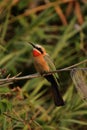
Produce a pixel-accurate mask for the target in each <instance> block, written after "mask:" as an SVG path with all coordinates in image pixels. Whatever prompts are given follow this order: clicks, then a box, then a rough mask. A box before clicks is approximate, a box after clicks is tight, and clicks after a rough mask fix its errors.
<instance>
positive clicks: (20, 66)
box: [0, 0, 87, 130]
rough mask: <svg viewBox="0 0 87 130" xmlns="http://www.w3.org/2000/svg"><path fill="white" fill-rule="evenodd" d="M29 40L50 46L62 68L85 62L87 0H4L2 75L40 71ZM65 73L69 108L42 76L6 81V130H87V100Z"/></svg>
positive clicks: (1, 93) (0, 10) (2, 100)
mask: <svg viewBox="0 0 87 130" xmlns="http://www.w3.org/2000/svg"><path fill="white" fill-rule="evenodd" d="M27 41H31V42H34V43H38V44H40V45H42V46H44V47H45V48H46V50H47V52H48V53H49V55H50V56H51V57H52V59H53V60H54V63H55V66H56V68H57V69H60V68H64V67H67V66H70V65H73V64H75V63H78V62H80V61H83V60H85V59H86V56H87V2H86V0H0V78H6V77H7V76H8V75H9V74H10V77H12V76H14V75H16V74H18V73H20V72H22V74H21V75H20V76H25V75H29V74H33V73H36V71H35V69H34V66H33V61H32V53H31V51H32V48H31V46H29V45H28V44H27ZM81 67H86V63H85V64H83V65H81ZM59 77H60V86H61V88H60V90H61V93H62V96H63V98H64V100H65V106H63V107H56V106H55V105H54V102H53V100H52V95H51V92H50V89H49V88H50V84H49V83H48V82H47V81H46V80H45V79H44V78H42V77H39V78H33V79H31V80H21V81H17V82H14V83H13V84H11V85H8V84H6V85H1V86H0V130H87V103H85V102H84V101H82V99H81V98H80V96H79V95H78V93H77V91H76V88H75V86H74V85H73V82H72V80H71V77H70V72H67V71H66V72H59ZM3 113H6V114H7V116H6V115H4V114H3ZM8 116H10V117H8ZM14 118H15V119H14Z"/></svg>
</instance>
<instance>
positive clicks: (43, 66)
mask: <svg viewBox="0 0 87 130" xmlns="http://www.w3.org/2000/svg"><path fill="white" fill-rule="evenodd" d="M29 44H31V45H32V47H33V51H32V53H33V60H34V65H35V68H36V70H37V72H39V73H40V74H41V75H42V74H43V73H47V72H50V71H52V70H56V68H55V65H54V64H53V62H52V60H51V59H50V56H49V55H48V54H47V53H46V50H45V49H44V48H43V47H42V46H40V45H38V44H33V43H31V42H29ZM44 77H45V78H46V79H47V80H48V81H49V82H50V83H51V89H52V95H53V98H54V102H55V105H56V106H63V105H64V101H63V98H62V96H61V94H60V92H59V83H58V81H57V78H58V75H57V73H54V74H50V75H45V76H44Z"/></svg>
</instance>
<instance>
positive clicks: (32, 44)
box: [28, 42, 36, 48]
mask: <svg viewBox="0 0 87 130" xmlns="http://www.w3.org/2000/svg"><path fill="white" fill-rule="evenodd" d="M28 43H29V44H30V45H31V46H32V47H34V48H36V46H35V45H34V43H32V42H28Z"/></svg>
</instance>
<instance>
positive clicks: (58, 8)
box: [55, 6, 67, 25]
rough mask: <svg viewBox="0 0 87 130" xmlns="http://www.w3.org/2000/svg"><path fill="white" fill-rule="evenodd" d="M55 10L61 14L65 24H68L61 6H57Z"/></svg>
mask: <svg viewBox="0 0 87 130" xmlns="http://www.w3.org/2000/svg"><path fill="white" fill-rule="evenodd" d="M55 10H56V13H57V14H58V15H59V17H60V19H61V21H62V23H63V25H67V20H66V17H65V16H64V14H63V11H62V9H61V8H60V6H55Z"/></svg>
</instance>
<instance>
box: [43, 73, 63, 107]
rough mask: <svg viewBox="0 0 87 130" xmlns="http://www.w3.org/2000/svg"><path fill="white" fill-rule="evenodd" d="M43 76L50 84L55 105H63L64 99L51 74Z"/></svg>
mask: <svg viewBox="0 0 87 130" xmlns="http://www.w3.org/2000/svg"><path fill="white" fill-rule="evenodd" d="M45 78H46V79H47V80H48V81H49V82H51V85H52V94H53V98H54V102H55V105H56V106H63V105H64V101H63V98H62V96H61V94H60V92H59V89H58V84H57V82H56V80H55V78H54V76H53V75H46V76H45Z"/></svg>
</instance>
